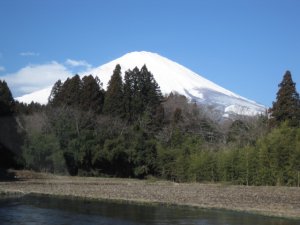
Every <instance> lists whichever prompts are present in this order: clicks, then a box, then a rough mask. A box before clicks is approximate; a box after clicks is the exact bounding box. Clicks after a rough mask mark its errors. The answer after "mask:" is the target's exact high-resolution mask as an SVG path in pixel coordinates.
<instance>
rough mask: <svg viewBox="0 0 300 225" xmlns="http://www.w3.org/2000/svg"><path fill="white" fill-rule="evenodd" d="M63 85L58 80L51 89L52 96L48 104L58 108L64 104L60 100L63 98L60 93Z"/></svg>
mask: <svg viewBox="0 0 300 225" xmlns="http://www.w3.org/2000/svg"><path fill="white" fill-rule="evenodd" d="M62 85H63V84H62V82H61V80H58V81H56V82H55V84H54V85H53V87H52V89H51V93H50V96H49V97H48V102H49V104H51V105H52V106H57V105H59V104H60V103H61V102H62V99H60V97H61V95H60V92H61V88H62Z"/></svg>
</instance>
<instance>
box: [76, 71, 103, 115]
mask: <svg viewBox="0 0 300 225" xmlns="http://www.w3.org/2000/svg"><path fill="white" fill-rule="evenodd" d="M103 103H104V90H103V89H102V84H101V82H100V80H99V78H98V77H96V78H94V77H93V76H92V75H89V76H85V77H83V78H82V94H81V107H80V108H81V110H83V111H93V112H95V113H101V112H102V108H103Z"/></svg>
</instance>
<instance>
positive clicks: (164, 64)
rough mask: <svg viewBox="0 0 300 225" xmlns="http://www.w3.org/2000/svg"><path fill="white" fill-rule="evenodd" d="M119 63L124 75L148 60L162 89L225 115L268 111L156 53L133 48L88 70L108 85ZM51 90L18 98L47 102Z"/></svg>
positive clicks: (148, 65) (147, 64) (149, 66)
mask: <svg viewBox="0 0 300 225" xmlns="http://www.w3.org/2000/svg"><path fill="white" fill-rule="evenodd" d="M117 64H120V65H121V68H122V75H123V76H124V72H125V71H126V70H128V69H133V68H134V67H136V66H137V67H139V68H141V67H142V66H143V65H144V64H146V66H147V68H148V70H149V71H151V72H152V74H153V75H154V78H155V79H156V81H157V83H158V84H159V85H160V88H161V91H162V93H164V94H169V93H170V92H177V93H179V94H181V95H185V96H186V97H188V98H189V99H190V100H192V101H194V102H196V103H198V104H205V105H206V106H209V107H210V108H213V109H214V110H218V111H220V112H221V113H223V115H224V116H228V115H229V114H241V115H255V114H260V113H264V111H265V107H264V106H263V105H260V104H257V103H256V102H254V101H251V100H248V99H246V98H244V97H241V96H239V95H237V94H235V93H233V92H231V91H229V90H226V89H225V88H223V87H221V86H219V85H217V84H215V83H213V82H211V81H209V80H207V79H205V78H203V77H201V76H200V75H198V74H196V73H194V72H193V71H191V70H189V69H187V68H186V67H184V66H182V65H180V64H178V63H176V62H173V61H171V60H169V59H167V58H165V57H162V56H160V55H158V54H156V53H150V52H131V53H128V54H126V55H124V56H122V57H120V58H118V59H116V60H113V61H111V62H109V63H106V64H104V65H102V66H100V67H97V68H95V69H93V70H91V71H90V72H88V73H87V74H92V75H94V76H98V77H99V78H100V80H101V82H103V86H104V88H106V86H107V83H108V81H109V80H110V77H111V75H112V73H113V70H114V68H115V66H116V65H117ZM50 90H51V88H49V87H48V88H47V89H44V90H41V91H38V92H34V93H31V94H29V95H25V96H22V97H19V98H17V100H19V101H22V102H27V103H29V102H31V101H37V102H40V103H43V104H45V103H46V102H47V99H48V96H49V94H50Z"/></svg>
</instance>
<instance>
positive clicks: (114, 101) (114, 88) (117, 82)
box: [103, 64, 124, 117]
mask: <svg viewBox="0 0 300 225" xmlns="http://www.w3.org/2000/svg"><path fill="white" fill-rule="evenodd" d="M103 112H104V113H105V114H107V115H111V116H116V117H123V113H124V102H123V81H122V77H121V66H120V65H119V64H118V65H116V68H115V69H114V72H113V75H112V76H111V78H110V81H109V82H108V86H107V91H106V94H105V100H104V106H103Z"/></svg>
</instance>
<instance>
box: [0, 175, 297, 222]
mask: <svg viewBox="0 0 300 225" xmlns="http://www.w3.org/2000/svg"><path fill="white" fill-rule="evenodd" d="M15 176H16V177H15V178H16V179H17V180H15V181H2V182H0V193H2V194H5V193H21V194H29V193H33V194H49V195H57V196H69V197H80V198H90V199H113V200H124V201H130V202H143V203H146V202H147V203H165V204H177V205H189V206H197V207H202V208H218V209H228V210H236V211H247V212H251V213H258V214H263V215H269V216H280V217H289V218H298V219H300V188H296V187H252V186H251V187H246V186H234V185H222V184H200V183H184V184H178V183H173V182H168V181H149V180H134V179H118V178H87V177H68V176H54V175H48V174H38V173H32V172H28V171H18V172H15Z"/></svg>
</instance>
